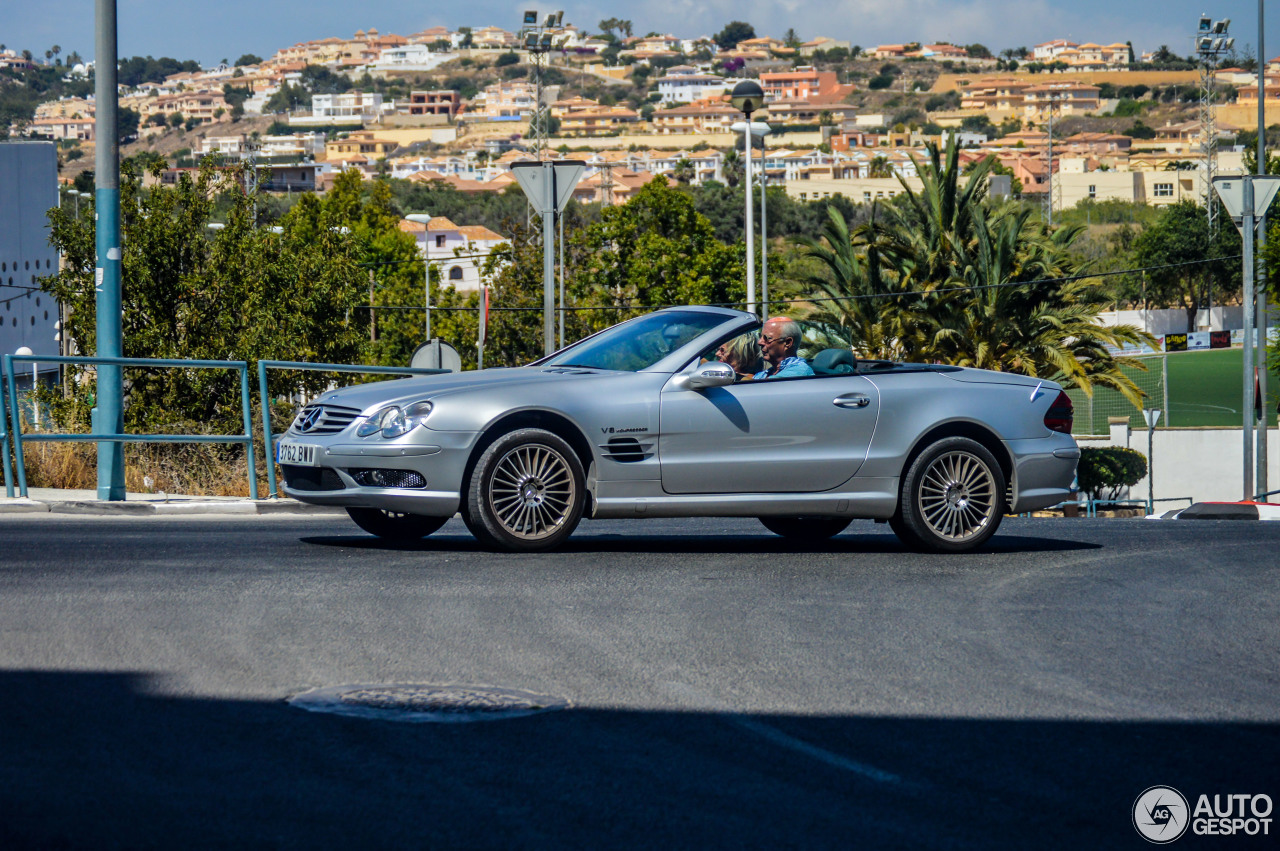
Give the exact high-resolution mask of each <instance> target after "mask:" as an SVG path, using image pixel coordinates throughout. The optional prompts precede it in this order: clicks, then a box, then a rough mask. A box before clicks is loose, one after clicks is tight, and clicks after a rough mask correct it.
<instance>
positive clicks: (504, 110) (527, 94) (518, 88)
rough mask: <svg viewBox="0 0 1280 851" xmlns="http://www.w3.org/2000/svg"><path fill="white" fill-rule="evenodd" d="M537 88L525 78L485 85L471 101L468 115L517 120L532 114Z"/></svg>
mask: <svg viewBox="0 0 1280 851" xmlns="http://www.w3.org/2000/svg"><path fill="white" fill-rule="evenodd" d="M537 97H538V90H537V87H536V86H534V84H533V83H530V82H528V81H527V80H506V81H504V82H501V83H494V84H493V85H491V86H486V87H485V89H484V91H482V92H481V93H480V94H479V95H478V96H477V97H476V98H475V100H474V101H473V102H472V108H470V109H468V110H467V113H468V115H473V116H476V117H479V118H483V119H485V120H488V121H518V120H520V119H522V118H528V117H529V116H531V115H533V113H534V110H535V109H536V108H537V102H538V101H537Z"/></svg>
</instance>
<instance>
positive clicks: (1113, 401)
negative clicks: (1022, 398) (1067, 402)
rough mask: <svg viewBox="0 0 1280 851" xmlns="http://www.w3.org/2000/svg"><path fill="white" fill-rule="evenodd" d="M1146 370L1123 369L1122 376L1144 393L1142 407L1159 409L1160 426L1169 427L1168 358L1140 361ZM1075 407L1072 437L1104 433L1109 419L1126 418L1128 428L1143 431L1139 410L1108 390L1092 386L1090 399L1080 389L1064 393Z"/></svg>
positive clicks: (1115, 392)
mask: <svg viewBox="0 0 1280 851" xmlns="http://www.w3.org/2000/svg"><path fill="white" fill-rule="evenodd" d="M1141 360H1142V363H1143V365H1145V366H1146V369H1145V370H1141V369H1131V368H1127V367H1126V368H1125V369H1124V373H1125V375H1127V376H1129V378H1131V379H1133V383H1134V384H1136V385H1138V388H1139V389H1140V390H1142V392H1143V393H1145V394H1146V397H1145V398H1144V400H1143V407H1145V408H1158V409H1159V410H1161V411H1163V412H1164V413H1163V414H1162V415H1161V417H1160V425H1162V426H1166V425H1169V422H1168V411H1169V363H1168V355H1151V356H1149V357H1144V358H1142V359H1141ZM1067 395H1068V396H1070V397H1071V403H1072V404H1073V405H1074V406H1075V426H1074V427H1073V428H1072V432H1073V433H1075V434H1107V433H1108V432H1109V431H1110V426H1109V424H1108V421H1109V419H1110V418H1111V417H1128V418H1129V427H1130V428H1135V429H1145V428H1146V427H1147V424H1146V422H1145V421H1144V420H1143V418H1142V411H1141V410H1140V409H1138V408H1135V407H1134V406H1133V403H1132V402H1130V401H1129V400H1128V399H1126V398H1125V397H1124V396H1123V395H1122V394H1121V393H1120V392H1119V391H1116V390H1112V389H1110V388H1109V387H1095V388H1094V389H1093V396H1092V397H1090V396H1089V395H1088V394H1086V393H1085V392H1084V391H1083V390H1074V389H1072V390H1067Z"/></svg>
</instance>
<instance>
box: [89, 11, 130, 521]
mask: <svg viewBox="0 0 1280 851" xmlns="http://www.w3.org/2000/svg"><path fill="white" fill-rule="evenodd" d="M96 13H97V14H96V33H95V49H94V79H95V83H94V97H95V99H96V101H97V106H96V118H97V122H96V135H97V138H98V141H97V144H96V145H94V178H95V180H94V183H95V185H94V200H95V202H96V204H95V212H96V217H97V223H96V225H95V227H94V240H95V244H96V248H97V268H96V269H95V270H94V306H95V308H96V310H97V356H98V357H101V358H118V357H123V354H124V340H123V337H124V331H123V328H122V321H121V316H120V314H121V303H120V142H119V133H118V132H117V128H118V126H119V123H118V122H119V119H118V116H117V113H116V107H117V101H116V98H117V92H116V77H117V67H116V0H96ZM97 372H98V386H97V403H98V404H97V407H96V408H94V414H96V416H94V417H93V425H92V428H93V430H94V431H96V432H97V433H98V434H122V433H123V432H124V376H123V370H122V369H121V368H120V367H119V366H111V365H107V364H101V365H99V366H98V369H97ZM124 496H125V490H124V446H123V444H120V443H108V442H103V443H99V444H98V499H104V500H113V501H119V500H123V499H124Z"/></svg>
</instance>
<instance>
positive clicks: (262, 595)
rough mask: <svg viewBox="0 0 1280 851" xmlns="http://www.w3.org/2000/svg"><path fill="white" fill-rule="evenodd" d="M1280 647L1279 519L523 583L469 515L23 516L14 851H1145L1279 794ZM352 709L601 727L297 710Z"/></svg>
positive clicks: (1028, 524) (1086, 530)
mask: <svg viewBox="0 0 1280 851" xmlns="http://www.w3.org/2000/svg"><path fill="white" fill-rule="evenodd" d="M1277 650H1280V523H1248V522H1223V521H1218V522H1213V521H1202V522H1185V521H1169V522H1148V521H1122V520H1111V521H1107V520H1062V521H1054V520H1020V519H1011V520H1006V523H1005V525H1004V526H1003V527H1002V530H1001V532H1000V534H999V535H997V536H996V538H995V539H994V540H993V545H992V546H991V547H990V548H989V550H988V551H987V552H985V553H982V554H976V555H968V556H921V555H915V554H909V553H906V552H904V551H903V550H902V548H901V547H900V546H899V545H898V543H897V540H896V539H895V538H894V537H893V535H892V534H891V533H890V532H889V531H888V528H887V527H886V526H882V525H880V526H877V525H874V524H871V523H858V524H855V525H854V526H852V527H851V528H850V530H849V531H848V532H847V533H846V534H844V535H842V536H840V537H838V538H836V539H835V540H834V541H832V542H831V543H830V544H829V545H824V546H821V547H810V548H805V549H803V550H802V551H797V550H796V548H795V547H794V546H791V545H788V544H787V543H785V542H783V541H782V540H781V539H779V538H776V537H774V536H772V535H770V534H768V533H767V532H765V531H764V530H763V528H762V527H760V526H759V525H758V524H756V523H755V522H754V521H736V520H727V521H726V520H706V521H657V520H651V521H637V522H635V523H618V522H609V523H591V522H587V523H584V524H583V525H582V527H580V530H579V533H578V534H577V535H576V536H575V538H574V539H573V540H572V541H571V545H570V546H569V547H568V548H567V549H566V550H565V551H563V552H560V553H556V554H549V555H539V556H507V555H503V556H499V555H493V554H490V553H485V552H482V551H479V550H478V549H477V548H476V546H475V544H474V542H473V541H472V539H471V538H470V537H469V536H468V535H467V534H466V531H465V529H464V528H463V527H462V525H461V523H459V522H458V521H452V522H451V523H450V524H449V525H448V526H446V527H445V528H444V529H443V530H442V531H441V532H439V533H437V534H436V535H435V536H433V537H431V538H429V539H427V540H426V541H423V542H422V543H421V544H415V545H413V546H398V545H388V544H384V543H382V542H381V541H379V540H377V539H374V538H371V537H368V536H366V535H364V534H362V533H360V532H359V531H358V530H357V529H356V528H355V526H354V525H352V524H350V523H348V522H347V521H346V520H345V519H344V518H333V517H291V516H276V517H249V518H212V517H210V518H201V519H180V518H171V517H147V518H118V517H76V516H66V515H35V514H24V515H6V516H0V849H26V848H42V849H43V848H51V849H58V848H76V849H78V848H91V849H109V848H232V847H234V848H302V847H307V848H314V847H347V848H390V847H396V848H500V849H508V848H566V847H567V848H664V849H666V848H700V849H702V848H804V849H808V848H975V849H985V848H998V847H1008V848H1086V847H1088V848H1144V847H1147V843H1146V842H1145V841H1144V840H1143V839H1142V838H1141V837H1140V836H1139V835H1138V833H1137V832H1136V831H1135V829H1134V827H1133V826H1132V823H1131V817H1132V812H1131V810H1132V806H1133V803H1134V801H1135V799H1136V798H1137V797H1138V795H1139V794H1140V793H1141V792H1142V791H1143V790H1145V789H1147V788H1148V787H1150V786H1154V785H1161V784H1163V785H1169V786H1173V787H1175V788H1177V789H1178V790H1180V791H1181V792H1182V793H1183V794H1184V795H1186V796H1187V797H1188V798H1189V799H1190V800H1191V801H1193V802H1194V801H1195V800H1196V796H1198V795H1200V794H1208V795H1210V796H1212V795H1214V794H1223V795H1225V794H1234V793H1249V794H1257V793H1266V794H1269V795H1270V796H1271V799H1272V800H1274V801H1280V655H1278V654H1277ZM353 683H435V684H473V685H487V686H499V687H508V688H517V689H527V690H531V691H535V692H539V693H542V694H549V695H553V696H558V697H562V698H565V699H567V700H569V701H570V702H571V707H570V708H569V709H568V710H565V711H559V712H549V713H545V714H541V715H536V716H532V717H527V718H519V719H511V720H494V721H486V722H483V723H468V724H406V723H389V722H385V721H370V720H362V719H355V718H344V717H338V716H333V715H322V714H314V713H308V712H304V711H302V710H300V709H297V708H295V707H292V706H290V705H288V704H287V703H286V702H285V701H286V699H287V698H289V697H290V696H292V695H295V694H297V693H299V692H303V691H305V690H307V689H311V688H314V687H320V686H337V685H343V684H353ZM1278 815H1280V814H1278ZM1277 832H1278V830H1277V828H1276V825H1274V824H1273V825H1271V830H1270V834H1271V835H1270V836H1269V837H1268V841H1269V842H1270V843H1271V844H1274V843H1275V841H1276V833H1277ZM1197 843H1198V844H1199V845H1197ZM1250 844H1251V843H1250V842H1249V840H1247V839H1245V838H1243V837H1230V838H1223V837H1214V838H1212V839H1209V838H1204V837H1196V836H1193V835H1192V834H1191V833H1190V832H1188V833H1187V835H1185V836H1184V837H1183V838H1182V839H1180V840H1178V841H1177V847H1183V846H1190V847H1214V848H1234V847H1246V846H1248V845H1250Z"/></svg>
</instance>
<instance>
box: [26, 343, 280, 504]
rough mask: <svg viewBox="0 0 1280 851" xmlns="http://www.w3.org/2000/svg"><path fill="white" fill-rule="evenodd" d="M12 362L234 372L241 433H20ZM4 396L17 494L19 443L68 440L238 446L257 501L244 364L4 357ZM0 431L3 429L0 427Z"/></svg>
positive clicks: (246, 378)
mask: <svg viewBox="0 0 1280 851" xmlns="http://www.w3.org/2000/svg"><path fill="white" fill-rule="evenodd" d="M15 363H61V364H84V365H90V366H132V367H158V368H161V369H234V370H236V371H238V372H239V373H240V406H241V413H242V415H243V418H244V433H243V434H125V433H118V432H104V433H100V434H98V433H95V434H55V433H38V432H37V433H31V434H23V433H22V419H21V415H20V412H19V410H18V397H17V394H16V393H15V392H14V389H13V365H14V364H15ZM3 373H4V386H5V391H6V393H5V395H6V396H7V401H8V412H9V417H10V421H11V422H12V423H13V458H14V464H15V466H16V467H17V470H16V473H17V477H18V487H19V492H20V493H21V495H22V496H23V497H25V496H26V495H27V473H26V468H25V466H24V465H23V462H22V444H23V443H24V442H26V441H70V442H79V443H239V444H241V445H243V446H244V448H245V452H246V453H247V454H248V460H249V495H250V496H251V497H252V498H253V499H257V498H258V476H257V471H256V470H255V467H254V451H253V421H252V417H251V414H250V409H249V364H248V363H246V362H245V361H215V360H171V359H162V358H90V357H65V356H53V355H5V356H4V360H3ZM0 428H3V427H2V426H0ZM4 459H5V490H6V492H7V493H8V495H9V496H13V478H12V477H11V476H10V475H9V472H10V471H9V469H8V464H9V452H8V447H7V446H6V447H5V453H4Z"/></svg>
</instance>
